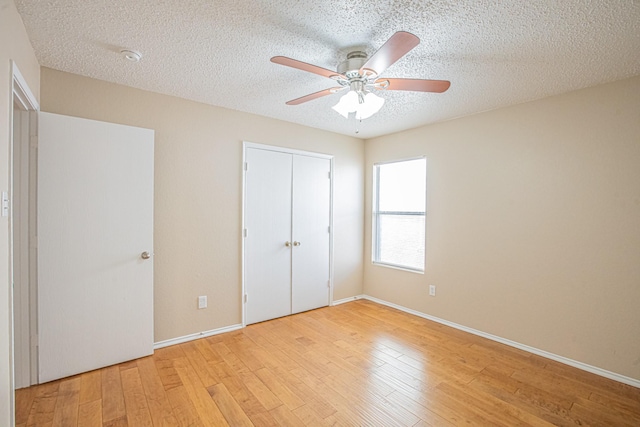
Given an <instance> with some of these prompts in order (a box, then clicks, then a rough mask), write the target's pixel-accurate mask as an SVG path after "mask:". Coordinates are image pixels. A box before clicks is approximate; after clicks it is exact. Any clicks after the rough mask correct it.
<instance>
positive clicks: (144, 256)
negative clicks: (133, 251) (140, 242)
mask: <svg viewBox="0 0 640 427" xmlns="http://www.w3.org/2000/svg"><path fill="white" fill-rule="evenodd" d="M140 256H141V257H142V259H149V258H151V254H150V253H149V252H147V251H144V252H142V253H141V254H140Z"/></svg>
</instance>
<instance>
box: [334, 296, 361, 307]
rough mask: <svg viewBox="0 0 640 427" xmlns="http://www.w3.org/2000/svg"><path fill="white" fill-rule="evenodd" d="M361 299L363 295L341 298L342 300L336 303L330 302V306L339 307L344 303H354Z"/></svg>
mask: <svg viewBox="0 0 640 427" xmlns="http://www.w3.org/2000/svg"><path fill="white" fill-rule="evenodd" d="M362 298H364V295H356V296H353V297H348V298H342V299H339V300H336V301H334V302H332V303H331V305H340V304H344V303H345V302H351V301H355V300H358V299H362Z"/></svg>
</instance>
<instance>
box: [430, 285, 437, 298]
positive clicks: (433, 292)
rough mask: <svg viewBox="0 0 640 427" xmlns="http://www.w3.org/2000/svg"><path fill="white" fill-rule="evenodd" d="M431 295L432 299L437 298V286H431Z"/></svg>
mask: <svg viewBox="0 0 640 427" xmlns="http://www.w3.org/2000/svg"><path fill="white" fill-rule="evenodd" d="M429 295H430V296H432V297H435V296H436V285H429Z"/></svg>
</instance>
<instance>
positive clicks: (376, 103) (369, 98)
mask: <svg viewBox="0 0 640 427" xmlns="http://www.w3.org/2000/svg"><path fill="white" fill-rule="evenodd" d="M361 96H362V99H360V98H361ZM383 105H384V98H381V97H379V96H377V95H374V94H373V93H371V92H358V91H355V90H350V91H349V92H347V93H346V94H345V95H343V96H342V97H341V98H340V101H338V103H337V104H336V105H334V106H333V107H331V108H333V109H334V110H335V111H337V112H338V113H339V114H340V115H342V116H343V117H344V118H345V119H347V118H349V113H356V120H364V119H368V118H369V117H371V116H373V115H374V114H375V113H377V112H378V111H380V109H381V108H382V106H383Z"/></svg>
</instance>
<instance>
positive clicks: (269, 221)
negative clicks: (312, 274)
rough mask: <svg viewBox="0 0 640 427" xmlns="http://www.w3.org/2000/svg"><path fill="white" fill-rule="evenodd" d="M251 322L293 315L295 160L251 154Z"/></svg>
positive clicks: (247, 274) (248, 317) (254, 151)
mask: <svg viewBox="0 0 640 427" xmlns="http://www.w3.org/2000/svg"><path fill="white" fill-rule="evenodd" d="M245 160H246V161H247V165H248V169H247V171H246V175H245V186H246V190H245V228H246V229H247V237H246V238H245V293H246V294H247V302H246V304H245V316H246V318H245V321H246V323H247V324H251V323H256V322H262V321H264V320H268V319H273V318H276V317H281V316H286V315H288V314H291V247H288V246H285V243H286V242H290V240H291V161H292V159H291V155H290V154H284V153H278V152H274V151H266V150H259V149H252V148H251V149H247V150H246V155H245Z"/></svg>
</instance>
